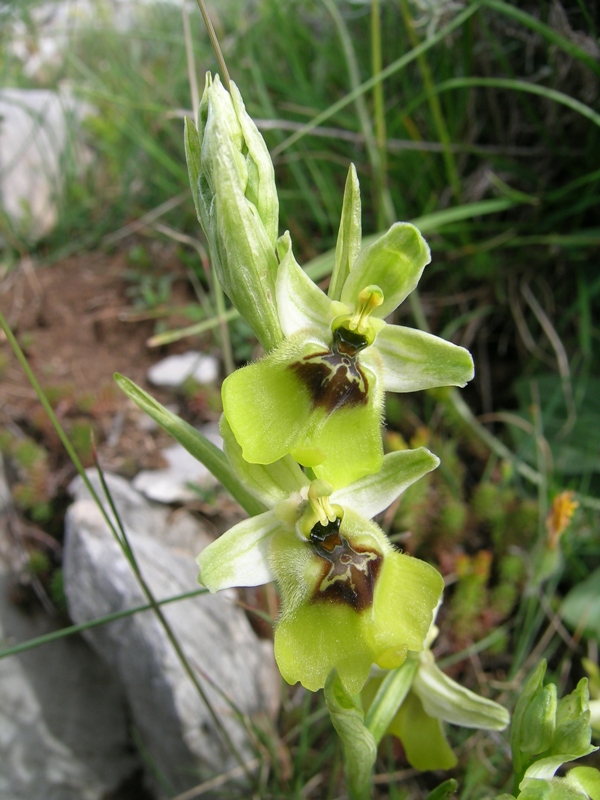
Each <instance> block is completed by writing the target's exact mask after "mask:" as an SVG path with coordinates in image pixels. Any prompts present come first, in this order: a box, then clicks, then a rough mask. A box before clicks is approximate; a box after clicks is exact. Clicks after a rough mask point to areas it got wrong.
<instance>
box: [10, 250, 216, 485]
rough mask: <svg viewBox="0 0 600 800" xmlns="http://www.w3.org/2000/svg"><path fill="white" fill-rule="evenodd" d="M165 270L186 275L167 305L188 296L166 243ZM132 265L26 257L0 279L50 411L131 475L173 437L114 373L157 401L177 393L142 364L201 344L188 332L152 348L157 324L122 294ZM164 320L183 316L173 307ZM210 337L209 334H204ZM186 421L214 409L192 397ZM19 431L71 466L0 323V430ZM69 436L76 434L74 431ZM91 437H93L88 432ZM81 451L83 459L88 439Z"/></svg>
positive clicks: (122, 259) (109, 259)
mask: <svg viewBox="0 0 600 800" xmlns="http://www.w3.org/2000/svg"><path fill="white" fill-rule="evenodd" d="M161 255H162V258H161V270H162V269H164V271H165V272H166V271H170V272H171V273H173V272H174V273H175V275H177V276H181V278H183V279H184V280H177V279H176V280H175V281H174V283H173V285H172V293H171V298H170V304H171V305H172V306H174V307H177V306H180V307H181V306H183V305H184V304H186V303H190V302H192V301H193V297H192V296H191V293H190V289H189V284H188V282H187V280H185V273H184V270H183V268H182V266H181V264H180V262H178V261H177V259H176V258H175V257H174V255H173V253H172V252H168V251H167V252H166V253H162V254H161ZM127 267H128V265H127V258H126V255H125V254H124V253H121V252H119V253H116V254H112V255H107V254H105V253H93V254H89V255H88V254H86V255H85V256H77V257H71V258H68V259H66V260H64V261H61V262H59V263H55V264H52V265H51V266H48V267H44V268H41V269H40V268H38V269H34V267H33V266H32V265H31V263H30V262H28V261H27V260H26V259H24V260H23V261H22V262H21V265H20V267H19V268H18V269H17V270H15V271H13V272H11V273H10V274H9V275H8V276H7V277H5V279H4V281H3V282H2V283H0V311H1V312H2V313H3V314H4V316H5V317H6V319H7V320H8V322H9V325H10V326H11V329H12V330H13V332H14V333H15V335H16V338H17V340H18V341H19V343H20V345H21V347H22V349H23V351H24V352H25V355H26V356H27V360H28V362H29V365H30V366H31V368H32V370H33V372H34V373H35V375H36V377H37V379H38V381H39V382H40V384H41V385H42V387H43V388H44V390H45V391H46V392H47V394H48V397H49V399H50V400H51V403H52V405H53V407H54V410H55V412H56V414H57V416H58V417H59V419H60V420H61V422H62V423H63V424H64V426H65V428H66V430H67V432H68V433H70V432H71V431H72V429H73V424H74V422H77V421H78V422H79V424H80V427H81V424H82V421H86V424H87V425H88V426H89V427H90V428H91V429H93V431H94V436H95V439H96V442H97V444H98V452H99V456H100V462H101V463H102V465H103V466H104V467H105V468H106V469H112V470H115V471H119V472H122V473H124V474H132V473H134V472H135V471H137V469H139V468H142V467H143V468H151V467H157V466H159V465H160V457H159V456H158V455H157V449H158V445H159V444H165V443H167V442H168V441H170V440H169V438H168V437H167V436H166V434H163V433H162V432H161V431H158V430H151V431H149V430H148V426H144V425H143V424H140V419H141V417H143V416H144V415H143V414H142V413H141V412H139V410H138V409H137V408H135V406H133V404H132V403H131V401H129V400H128V399H127V398H126V397H125V396H124V395H123V394H122V393H121V392H120V390H119V389H118V388H117V386H116V384H115V382H114V380H113V374H114V373H115V372H121V373H123V374H124V375H126V376H127V377H129V378H131V379H132V380H133V381H135V382H136V383H137V384H139V385H140V386H142V387H143V388H145V389H146V390H147V391H149V392H150V393H151V394H152V395H153V396H154V397H156V398H157V399H158V400H160V401H161V402H163V403H173V402H174V401H175V400H176V398H175V397H174V396H173V394H171V393H165V392H163V391H160V390H158V389H156V388H155V387H151V386H148V385H147V382H146V373H147V370H148V368H149V367H150V366H151V365H152V364H154V363H156V362H157V361H159V360H160V359H161V358H163V357H164V356H165V355H168V354H169V353H173V352H181V351H184V350H186V349H190V348H198V347H199V344H198V342H197V341H193V340H190V339H187V340H184V341H182V342H178V343H176V344H174V345H170V346H169V347H168V348H154V349H151V348H149V347H148V345H147V340H148V338H149V337H150V336H151V335H152V334H153V332H154V320H152V319H148V318H146V319H143V317H144V316H146V317H148V316H150V315H149V314H144V313H143V312H142V313H141V314H140V313H134V310H133V308H132V305H131V300H130V299H129V297H128V296H127V293H126V290H127V288H128V285H129V284H127V282H126V281H125V280H124V278H123V272H124V270H126V269H127ZM167 324H168V326H169V328H172V327H178V326H182V325H186V324H189V320H186V319H184V318H182V317H181V316H179V317H178V315H177V314H175V315H171V316H170V317H169V318H168V319H167ZM208 346H210V342H209V343H208ZM190 408H193V409H194V411H195V412H197V413H196V414H195V417H194V418H193V419H192V420H191V421H192V422H202V421H203V420H204V419H210V418H214V416H215V413H214V412H209V411H208V410H207V408H205V404H203V402H202V397H200V398H195V400H192V401H191V402H190V403H189V404H188V408H187V411H188V413H189V410H190ZM2 428H4V429H5V430H8V431H9V432H10V431H12V432H13V433H14V434H15V435H17V436H22V435H29V436H32V437H33V438H34V439H36V440H37V441H39V442H41V443H42V445H43V446H44V447H45V448H46V449H47V450H49V451H50V454H51V461H52V467H53V469H54V471H55V472H56V471H57V470H61V469H62V470H64V471H66V473H67V475H66V476H65V477H68V476H69V475H70V474H74V472H73V470H72V468H71V467H70V466H69V465H68V463H67V460H66V458H65V454H64V453H63V452H62V446H61V445H60V443H59V441H58V437H57V436H56V434H55V432H54V431H53V430H52V427H51V426H50V424H49V423H48V420H47V419H46V418H45V413H44V412H43V409H42V408H41V406H40V403H39V401H38V400H37V397H36V394H35V392H34V390H33V388H32V386H31V384H30V383H29V381H28V379H27V377H26V375H25V373H24V372H23V369H22V368H21V366H20V365H19V363H18V361H17V359H16V357H15V356H14V354H13V352H12V349H11V348H10V346H9V344H8V342H7V341H6V339H5V337H4V335H3V334H2V333H1V332H0V429H2ZM70 438H71V440H73V437H72V436H70ZM88 438H89V437H88ZM80 449H81V450H83V453H82V456H83V460H84V463H85V464H86V465H89V463H90V462H91V455H90V449H89V447H88V448H86V447H85V442H84V446H83V447H82V448H80Z"/></svg>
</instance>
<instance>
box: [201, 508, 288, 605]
mask: <svg viewBox="0 0 600 800" xmlns="http://www.w3.org/2000/svg"><path fill="white" fill-rule="evenodd" d="M280 529H281V521H280V520H279V518H278V517H277V515H276V514H275V512H274V511H266V512H265V513H264V514H259V515H258V516H256V517H250V518H249V519H245V520H243V521H242V522H239V523H238V524H237V525H234V526H233V528H230V529H229V530H228V531H226V532H225V533H224V534H222V535H221V536H219V538H218V539H216V540H215V541H214V542H212V544H210V545H209V546H208V547H205V548H204V550H202V552H201V553H200V555H199V556H198V558H197V559H196V561H197V563H198V566H199V567H200V574H199V576H198V582H199V583H201V584H202V585H203V586H206V587H207V588H208V589H210V591H211V592H218V591H220V590H221V589H229V588H231V587H233V586H260V585H262V584H263V583H269V582H270V581H272V580H273V573H272V572H271V570H270V568H269V552H270V549H271V540H272V538H273V535H274V534H275V532H276V531H278V530H280Z"/></svg>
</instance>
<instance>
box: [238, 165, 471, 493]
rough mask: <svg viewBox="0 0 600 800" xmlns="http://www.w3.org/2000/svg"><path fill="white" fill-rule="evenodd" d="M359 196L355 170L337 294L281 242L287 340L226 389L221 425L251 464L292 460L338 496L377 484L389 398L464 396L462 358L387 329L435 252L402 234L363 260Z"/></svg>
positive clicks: (413, 334) (420, 336) (429, 339)
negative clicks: (428, 393) (340, 489)
mask: <svg viewBox="0 0 600 800" xmlns="http://www.w3.org/2000/svg"><path fill="white" fill-rule="evenodd" d="M360 239H361V233H360V194H359V187H358V180H357V178H356V171H355V169H354V167H353V166H352V167H351V169H350V174H349V176H348V181H347V184H346V192H345V195H344V207H343V211H342V223H341V226H340V233H339V237H338V244H337V249H336V264H335V268H334V271H333V275H332V278H331V283H330V286H329V294H328V295H326V294H324V293H323V292H322V291H321V289H319V287H318V286H317V285H316V284H315V283H314V282H313V281H312V280H311V279H310V278H309V277H308V276H307V274H306V273H305V272H304V270H303V269H302V268H301V267H300V266H299V265H298V264H297V262H296V260H295V259H294V256H293V254H292V247H291V240H290V236H289V234H288V233H286V234H284V236H282V237H281V238H280V239H279V241H278V255H279V262H280V263H279V268H278V270H277V277H276V293H277V310H278V315H279V322H280V325H281V329H282V331H283V335H284V339H283V341H282V342H281V344H279V345H278V346H277V347H275V348H274V349H273V350H272V351H271V352H270V353H269V354H268V355H267V356H266V357H265V358H263V359H262V360H260V361H257V362H256V363H253V364H250V365H249V366H246V367H244V368H242V369H240V370H237V371H236V372H234V373H233V374H232V375H230V376H229V377H228V378H227V380H226V381H225V382H224V384H223V407H224V411H225V416H226V417H227V420H228V422H229V424H230V426H231V429H232V430H233V433H234V435H235V437H236V439H237V440H238V442H239V443H240V445H241V447H242V451H243V455H244V458H245V459H246V460H247V461H250V462H252V463H255V464H270V463H272V462H274V461H277V460H278V459H280V458H282V457H283V456H285V455H287V454H288V453H289V454H291V455H292V457H293V458H294V459H295V460H296V461H298V462H299V463H300V464H302V465H304V466H306V467H311V468H312V469H313V470H314V472H315V474H316V475H317V477H319V478H323V479H324V480H327V481H329V482H330V483H337V484H338V485H343V484H348V483H351V482H352V481H354V480H357V479H358V478H360V477H362V476H364V475H367V474H369V473H374V472H377V470H378V469H379V468H380V466H381V463H382V459H383V447H382V440H381V415H382V406H383V397H384V392H385V390H387V391H392V392H414V391H417V390H421V389H429V388H434V387H439V386H449V385H452V386H464V385H465V384H466V383H467V381H469V380H471V378H472V377H473V360H472V358H471V355H470V353H469V352H468V351H467V350H465V349H464V348H463V347H458V346H457V345H454V344H451V343H450V342H447V341H445V340H444V339H440V338H438V337H437V336H433V335H431V334H428V333H424V332H423V331H420V330H415V329H412V328H405V327H401V326H398V325H390V324H387V323H386V322H385V317H387V316H388V315H389V314H390V313H391V312H392V311H393V310H394V309H395V308H396V307H397V306H398V305H400V303H402V301H403V300H404V299H405V298H406V297H407V296H408V294H409V293H410V292H412V291H413V289H414V288H415V287H416V285H417V283H418V281H419V278H420V277H421V274H422V272H423V269H424V267H425V266H426V265H427V264H428V263H429V261H430V252H429V248H428V246H427V243H426V242H425V240H424V239H423V237H422V236H421V234H420V233H419V231H418V230H417V229H416V228H415V227H414V226H413V225H411V224H409V223H402V222H398V223H396V224H394V225H392V227H391V228H390V229H389V231H388V232H387V233H386V234H384V235H383V236H381V237H380V238H379V239H378V240H377V241H376V242H374V243H373V244H371V245H370V246H369V247H367V248H365V249H364V250H363V251H362V252H360Z"/></svg>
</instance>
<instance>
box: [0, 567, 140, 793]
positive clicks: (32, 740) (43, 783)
mask: <svg viewBox="0 0 600 800" xmlns="http://www.w3.org/2000/svg"><path fill="white" fill-rule="evenodd" d="M8 583H9V575H8V571H7V570H6V569H5V568H4V567H2V566H1V565H0V640H2V643H3V645H7V644H10V643H12V642H21V641H26V640H28V639H31V638H33V637H35V636H40V635H42V634H44V633H48V632H50V631H52V630H54V629H55V628H56V627H57V626H56V625H55V624H54V623H53V622H52V621H51V620H50V619H49V618H48V617H47V616H46V615H45V614H44V613H43V612H42V611H41V610H40V611H39V612H37V613H33V614H31V615H30V614H25V613H24V612H22V611H21V610H20V609H18V608H16V607H15V606H13V605H11V604H10V602H8V600H7V587H8ZM125 712H126V706H125V699H124V695H123V693H122V690H121V688H120V686H119V685H118V683H116V681H115V680H114V678H112V677H111V675H110V674H109V671H108V669H107V668H106V666H105V665H104V664H103V663H102V662H101V661H100V660H99V659H98V658H97V657H96V655H95V654H94V653H93V652H92V651H91V650H90V648H89V647H88V645H87V644H86V643H85V642H84V641H83V640H82V639H81V638H80V637H78V636H75V637H69V638H67V639H59V640H57V641H55V642H52V643H49V644H45V645H43V646H42V647H39V648H36V649H33V650H29V651H27V652H24V653H21V654H19V655H18V656H8V657H7V658H4V659H2V660H1V661H0V764H1V765H2V768H1V769H0V800H101V798H104V797H105V796H106V795H107V793H109V792H111V791H113V790H114V789H116V788H117V787H118V786H119V785H120V784H121V783H122V781H123V780H124V779H125V778H127V777H129V776H130V775H131V774H132V773H133V772H134V771H135V770H137V769H139V768H140V764H139V762H138V759H137V756H135V755H134V753H133V751H132V748H131V744H130V740H129V735H128V730H127V720H126V713H125Z"/></svg>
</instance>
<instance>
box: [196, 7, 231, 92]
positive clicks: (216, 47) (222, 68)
mask: <svg viewBox="0 0 600 800" xmlns="http://www.w3.org/2000/svg"><path fill="white" fill-rule="evenodd" d="M197 2H198V8H199V9H200V13H201V14H202V19H203V20H204V24H205V25H206V30H207V32H208V38H209V39H210V43H211V44H212V46H213V50H214V51H215V55H216V57H217V61H218V62H219V71H220V73H221V77H222V78H223V83H224V84H225V88H226V89H227V91H229V80H230V79H229V71H228V69H227V64H226V63H225V58H224V57H223V53H222V52H221V45H220V44H219V40H218V38H217V34H216V33H215V29H214V28H213V24H212V22H211V19H210V17H209V15H208V10H207V8H206V5H205V4H204V0H197Z"/></svg>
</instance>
